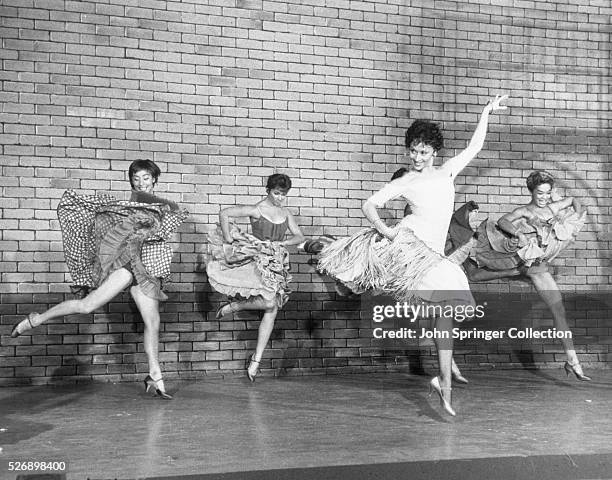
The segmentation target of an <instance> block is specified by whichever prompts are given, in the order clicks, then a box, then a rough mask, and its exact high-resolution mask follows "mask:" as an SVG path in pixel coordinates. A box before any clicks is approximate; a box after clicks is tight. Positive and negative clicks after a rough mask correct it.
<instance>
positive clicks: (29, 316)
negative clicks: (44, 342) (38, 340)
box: [11, 313, 38, 338]
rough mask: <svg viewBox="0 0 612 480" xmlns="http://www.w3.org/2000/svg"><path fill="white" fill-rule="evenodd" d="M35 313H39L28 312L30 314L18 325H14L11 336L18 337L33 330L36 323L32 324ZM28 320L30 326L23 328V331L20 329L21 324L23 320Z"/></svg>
mask: <svg viewBox="0 0 612 480" xmlns="http://www.w3.org/2000/svg"><path fill="white" fill-rule="evenodd" d="M34 315H38V313H30V314H28V316H27V317H26V318H25V319H23V320H21V321H20V322H19V323H18V324H17V325H15V326H14V327H13V329H12V330H11V337H12V338H17V337H18V336H19V335H21V334H22V333H24V332H27V331H28V330H32V329H33V328H34V325H33V324H32V316H34ZM26 321H27V322H28V324H29V325H30V326H29V327H28V328H26V329H25V330H22V331H21V332H20V331H19V325H21V324H22V323H23V322H26Z"/></svg>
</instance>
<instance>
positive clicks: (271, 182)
mask: <svg viewBox="0 0 612 480" xmlns="http://www.w3.org/2000/svg"><path fill="white" fill-rule="evenodd" d="M275 188H278V189H279V190H283V191H285V192H287V191H289V189H290V188H291V179H290V178H289V177H288V176H287V175H285V174H284V173H274V174H272V175H270V176H269V177H268V182H267V183H266V190H267V191H268V192H269V191H270V190H273V189H275Z"/></svg>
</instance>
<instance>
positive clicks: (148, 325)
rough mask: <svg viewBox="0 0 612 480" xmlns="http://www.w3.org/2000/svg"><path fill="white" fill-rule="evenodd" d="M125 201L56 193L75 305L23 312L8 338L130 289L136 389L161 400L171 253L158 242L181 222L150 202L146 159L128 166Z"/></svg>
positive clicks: (176, 213) (152, 171) (181, 213)
mask: <svg viewBox="0 0 612 480" xmlns="http://www.w3.org/2000/svg"><path fill="white" fill-rule="evenodd" d="M128 173H129V179H130V184H131V186H132V196H131V198H130V200H129V201H120V200H117V199H115V198H114V197H112V196H110V195H102V194H100V195H78V194H77V193H75V192H74V191H72V190H68V191H66V192H65V193H64V195H63V197H62V199H61V200H60V203H59V205H58V208H57V213H58V217H59V221H60V226H61V229H62V238H63V241H64V254H65V257H66V263H67V265H68V270H69V271H70V275H71V277H72V281H73V282H74V285H73V286H72V287H71V289H72V291H73V292H74V293H76V294H77V295H78V296H80V297H81V298H80V299H78V300H67V301H64V302H62V303H60V304H58V305H56V306H54V307H52V308H50V309H49V310H47V311H46V312H43V313H34V312H33V313H30V314H29V315H28V316H27V317H26V318H25V319H24V320H22V321H21V322H20V323H19V324H17V325H16V326H15V327H14V328H13V331H12V333H11V336H12V337H18V336H19V335H21V334H23V333H25V332H27V331H28V330H31V329H33V328H35V327H37V326H39V325H41V324H43V323H45V322H47V321H48V320H51V319H53V318H57V317H62V316H65V315H72V314H76V313H91V312H93V311H94V310H96V309H98V308H100V307H102V306H103V305H105V304H107V303H108V302H110V301H111V300H112V299H113V298H114V297H115V296H116V295H117V294H118V293H120V292H121V291H122V290H124V289H125V288H126V287H128V286H130V294H131V295H132V298H133V299H134V302H135V303H136V307H137V308H138V311H139V312H140V314H141V316H142V319H143V321H144V324H145V329H144V347H145V352H146V354H147V359H148V362H149V375H148V376H147V377H146V378H145V380H144V384H145V389H146V390H147V391H149V390H151V389H153V391H154V392H155V393H156V395H157V396H158V397H160V398H164V399H171V398H172V397H171V396H170V395H169V394H168V393H166V390H165V386H164V382H163V380H162V373H161V367H160V365H159V360H158V350H159V321H160V317H159V301H160V300H166V299H167V296H166V294H165V293H164V292H163V290H162V287H163V282H164V281H165V280H167V279H168V278H169V277H170V262H171V260H172V248H171V247H170V246H169V245H168V244H167V243H166V242H167V241H168V240H169V239H170V237H171V236H172V234H173V233H174V232H175V231H176V230H177V229H178V227H179V226H180V225H181V223H182V222H183V220H184V219H185V218H186V217H187V216H188V212H187V211H186V210H181V209H180V208H179V207H178V205H177V204H175V203H174V202H171V201H168V200H164V199H161V198H159V197H156V196H154V195H153V188H154V187H155V185H156V184H157V180H158V178H159V176H160V173H161V172H160V169H159V167H158V166H157V165H156V164H155V163H154V162H152V161H150V160H136V161H135V162H133V163H132V164H131V165H130V168H129V172H128Z"/></svg>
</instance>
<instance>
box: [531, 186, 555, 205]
mask: <svg viewBox="0 0 612 480" xmlns="http://www.w3.org/2000/svg"><path fill="white" fill-rule="evenodd" d="M551 194H552V186H551V185H550V183H542V184H540V185H538V186H537V187H535V188H534V189H533V191H532V192H531V203H533V204H534V205H535V206H536V207H539V208H544V207H545V206H546V205H548V204H549V203H550V202H551Z"/></svg>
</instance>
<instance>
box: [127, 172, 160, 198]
mask: <svg viewBox="0 0 612 480" xmlns="http://www.w3.org/2000/svg"><path fill="white" fill-rule="evenodd" d="M131 183H132V189H133V190H136V191H138V192H146V193H151V192H152V191H153V187H155V183H156V181H155V177H154V176H153V175H152V174H151V172H149V171H148V170H138V171H137V172H136V173H134V175H132V178H131Z"/></svg>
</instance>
